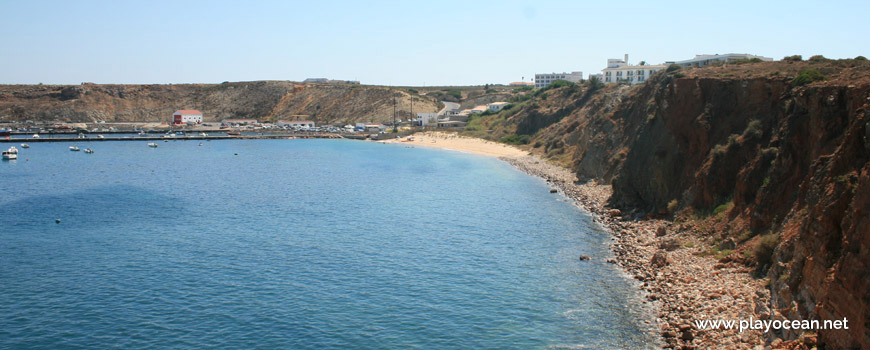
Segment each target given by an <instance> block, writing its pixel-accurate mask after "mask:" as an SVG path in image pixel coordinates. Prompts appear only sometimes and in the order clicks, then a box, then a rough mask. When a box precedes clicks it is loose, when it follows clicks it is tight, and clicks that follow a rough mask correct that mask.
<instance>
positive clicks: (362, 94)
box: [0, 81, 440, 123]
mask: <svg viewBox="0 0 870 350" xmlns="http://www.w3.org/2000/svg"><path fill="white" fill-rule="evenodd" d="M394 97H396V98H397V101H398V106H397V107H398V111H399V112H398V114H399V118H402V119H408V118H409V117H410V116H411V110H412V108H413V112H415V113H416V112H435V111H437V110H438V109H440V102H439V101H437V100H436V99H434V98H431V97H427V96H420V95H417V94H415V93H413V92H408V91H407V90H399V89H390V88H387V87H382V86H365V85H362V86H361V85H347V84H301V83H294V82H287V81H254V82H233V83H230V82H227V83H222V84H181V85H98V84H88V83H85V84H82V85H66V86H64V85H0V121H3V122H7V121H25V120H33V121H69V122H94V121H99V120H103V121H167V120H169V116H170V115H171V114H172V113H173V112H174V111H175V110H178V109H198V110H200V111H202V112H203V117H204V119H205V120H206V121H220V120H222V119H227V118H250V119H258V120H260V121H274V120H280V119H311V120H314V121H315V122H320V123H333V122H338V123H352V122H368V121H375V122H386V121H388V120H392V115H393V98H394ZM412 104H413V106H412Z"/></svg>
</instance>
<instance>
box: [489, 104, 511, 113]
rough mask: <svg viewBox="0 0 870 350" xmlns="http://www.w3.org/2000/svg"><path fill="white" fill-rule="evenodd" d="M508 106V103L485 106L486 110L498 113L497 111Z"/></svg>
mask: <svg viewBox="0 0 870 350" xmlns="http://www.w3.org/2000/svg"><path fill="white" fill-rule="evenodd" d="M509 104H510V103H508V102H493V103H487V104H486V108H487V109H489V110H490V111H493V112H498V111H500V110H502V109H504V107H505V106H507V105H509Z"/></svg>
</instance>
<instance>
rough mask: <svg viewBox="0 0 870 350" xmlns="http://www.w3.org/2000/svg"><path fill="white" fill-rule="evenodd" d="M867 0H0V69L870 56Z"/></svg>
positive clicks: (378, 73) (66, 80) (187, 74)
mask: <svg viewBox="0 0 870 350" xmlns="http://www.w3.org/2000/svg"><path fill="white" fill-rule="evenodd" d="M868 13H870V1H866V0H862V1H837V0H833V1H801V0H797V1H766V0H755V1H738V0H729V1H703V0H699V1H684V2H683V1H681V2H676V1H650V0H647V1H634V0H624V1H596V2H591V1H526V0H522V1H513V0H507V1H474V0H466V1H449V0H440V1H419V0H408V1H313V0H311V1H265V0H259V1H258V0H251V1H241V0H240V1H184V0H177V1H132V0H120V1H115V0H112V1H89V0H78V1H70V0H64V1H39V0H32V1H31V0H0V84H36V83H40V82H42V83H46V84H78V83H81V82H85V81H88V82H95V83H130V84H137V83H219V82H222V81H243V80H303V79H305V78H310V77H325V78H331V79H352V80H360V81H362V83H363V84H383V85H429V86H431V85H477V84H485V83H505V84H506V83H509V82H511V81H518V80H520V79H521V78H522V77H525V80H526V81H529V78H530V77H531V76H533V74H534V73H535V72H539V73H547V72H553V71H557V72H562V71H572V70H580V71H583V73H584V75H586V74H589V73H597V72H600V70H601V68H604V65H605V62H606V60H607V58H622V57H623V54H625V53H628V54H629V56H630V57H629V61H630V62H631V63H637V62H639V61H641V60H644V61H647V62H649V63H661V62H664V61H673V60H683V59H688V58H692V57H693V56H694V55H695V54H704V53H706V54H715V53H732V52H733V53H751V54H757V55H762V56H767V57H773V58H775V59H781V58H782V57H784V56H786V55H793V54H799V55H803V56H804V58H807V57H809V56H811V55H816V54H821V55H824V56H825V57H829V58H852V57H855V56H858V55H864V56H870V37H868V36H867V35H868V34H870V26H868V24H867V21H866V16H867V14H868Z"/></svg>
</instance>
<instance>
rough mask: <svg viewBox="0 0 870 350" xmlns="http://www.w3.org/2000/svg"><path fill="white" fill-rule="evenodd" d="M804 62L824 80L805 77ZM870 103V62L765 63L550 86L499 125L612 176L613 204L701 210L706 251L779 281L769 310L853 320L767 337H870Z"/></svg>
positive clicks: (828, 342)
mask: <svg viewBox="0 0 870 350" xmlns="http://www.w3.org/2000/svg"><path fill="white" fill-rule="evenodd" d="M807 69H813V70H817V71H819V72H821V74H823V75H824V76H825V78H826V80H825V81H821V82H815V83H812V84H809V85H802V86H797V85H795V83H794V78H795V77H796V76H797V75H798V74H800V72H801V71H803V70H807ZM581 89H589V87H587V86H583V87H581ZM584 91H585V90H584ZM868 106H870V63H868V62H867V61H866V60H841V61H828V60H823V59H822V60H814V61H811V62H769V63H756V64H743V65H731V66H727V67H725V66H722V67H709V68H704V69H689V70H687V69H680V70H675V71H673V72H670V73H668V74H659V75H656V76H655V77H653V78H652V79H651V80H650V81H648V82H647V83H646V84H644V85H642V86H639V87H607V88H604V89H601V90H599V91H597V92H596V93H594V94H591V95H590V94H587V93H584V92H582V91H581V92H580V93H578V92H568V88H563V91H558V90H557V91H548V92H547V95H546V96H541V97H540V98H538V99H536V100H533V101H532V102H530V103H528V105H527V106H526V107H524V110H522V111H521V112H520V113H518V114H516V115H514V116H511V117H509V118H508V119H507V120H506V121H505V122H503V123H502V128H503V129H504V130H508V131H511V129H510V128H511V127H513V129H512V130H515V131H514V132H516V133H517V134H521V133H523V132H527V133H530V135H531V138H530V146H529V147H530V148H531V149H532V150H533V151H535V152H536V153H539V154H541V155H544V156H546V157H548V158H550V159H552V160H555V161H558V162H562V164H568V165H571V166H572V168H573V170H574V171H575V172H576V173H577V174H578V175H579V176H580V177H581V178H593V179H597V180H600V181H605V182H611V183H612V186H613V195H612V196H611V198H610V200H609V204H610V205H611V206H612V207H615V208H619V209H620V210H621V212H622V213H628V214H629V215H628V217H634V218H644V217H646V218H649V217H656V218H674V216H673V215H675V214H676V217H677V218H680V220H688V222H690V223H691V222H695V223H696V224H695V226H694V227H696V228H699V229H698V230H695V231H697V232H699V236H698V238H699V239H700V241H701V242H702V244H704V245H706V246H707V247H708V248H705V249H708V250H711V251H714V252H722V253H721V254H722V261H723V262H726V263H731V262H737V263H742V264H745V265H748V266H749V267H751V268H752V269H753V270H754V273H755V274H756V276H759V277H766V278H768V279H769V281H770V282H769V285H770V291H771V295H770V302H769V304H768V305H764V308H768V309H770V312H765V313H764V314H765V315H767V317H768V318H770V319H789V320H842V319H843V318H846V319H848V321H849V329H848V330H821V331H819V332H818V334H817V335H812V334H800V333H799V332H795V331H791V332H788V331H778V332H775V333H771V334H768V335H767V336H768V340H769V341H771V342H772V341H773V340H775V339H777V342H776V344H783V343H782V341H783V340H785V341H786V343H785V344H788V343H789V342H801V341H803V340H802V339H804V338H806V339H810V338H812V340H813V342H814V343H818V345H819V346H820V347H825V348H827V349H851V348H870V328H868V326H870V278H868V277H870V275H868V273H870V249H868V248H870V219H868V210H870V163H868V162H870V119H868V118H870V117H868V116H867V114H868V108H870V107H868ZM529 126H532V127H529ZM495 130H496V131H499V130H500V129H498V128H495ZM660 249H664V248H660ZM732 250H733V253H732ZM717 254H720V253H717ZM663 261H666V260H664V259H662V257H658V258H657V259H655V260H654V261H651V262H652V263H653V264H655V265H656V266H660V265H662V264H663Z"/></svg>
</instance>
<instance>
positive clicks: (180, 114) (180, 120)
mask: <svg viewBox="0 0 870 350" xmlns="http://www.w3.org/2000/svg"><path fill="white" fill-rule="evenodd" d="M187 123H195V124H200V123H202V112H200V111H197V110H195V109H180V110H177V111H175V113H172V124H187Z"/></svg>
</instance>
